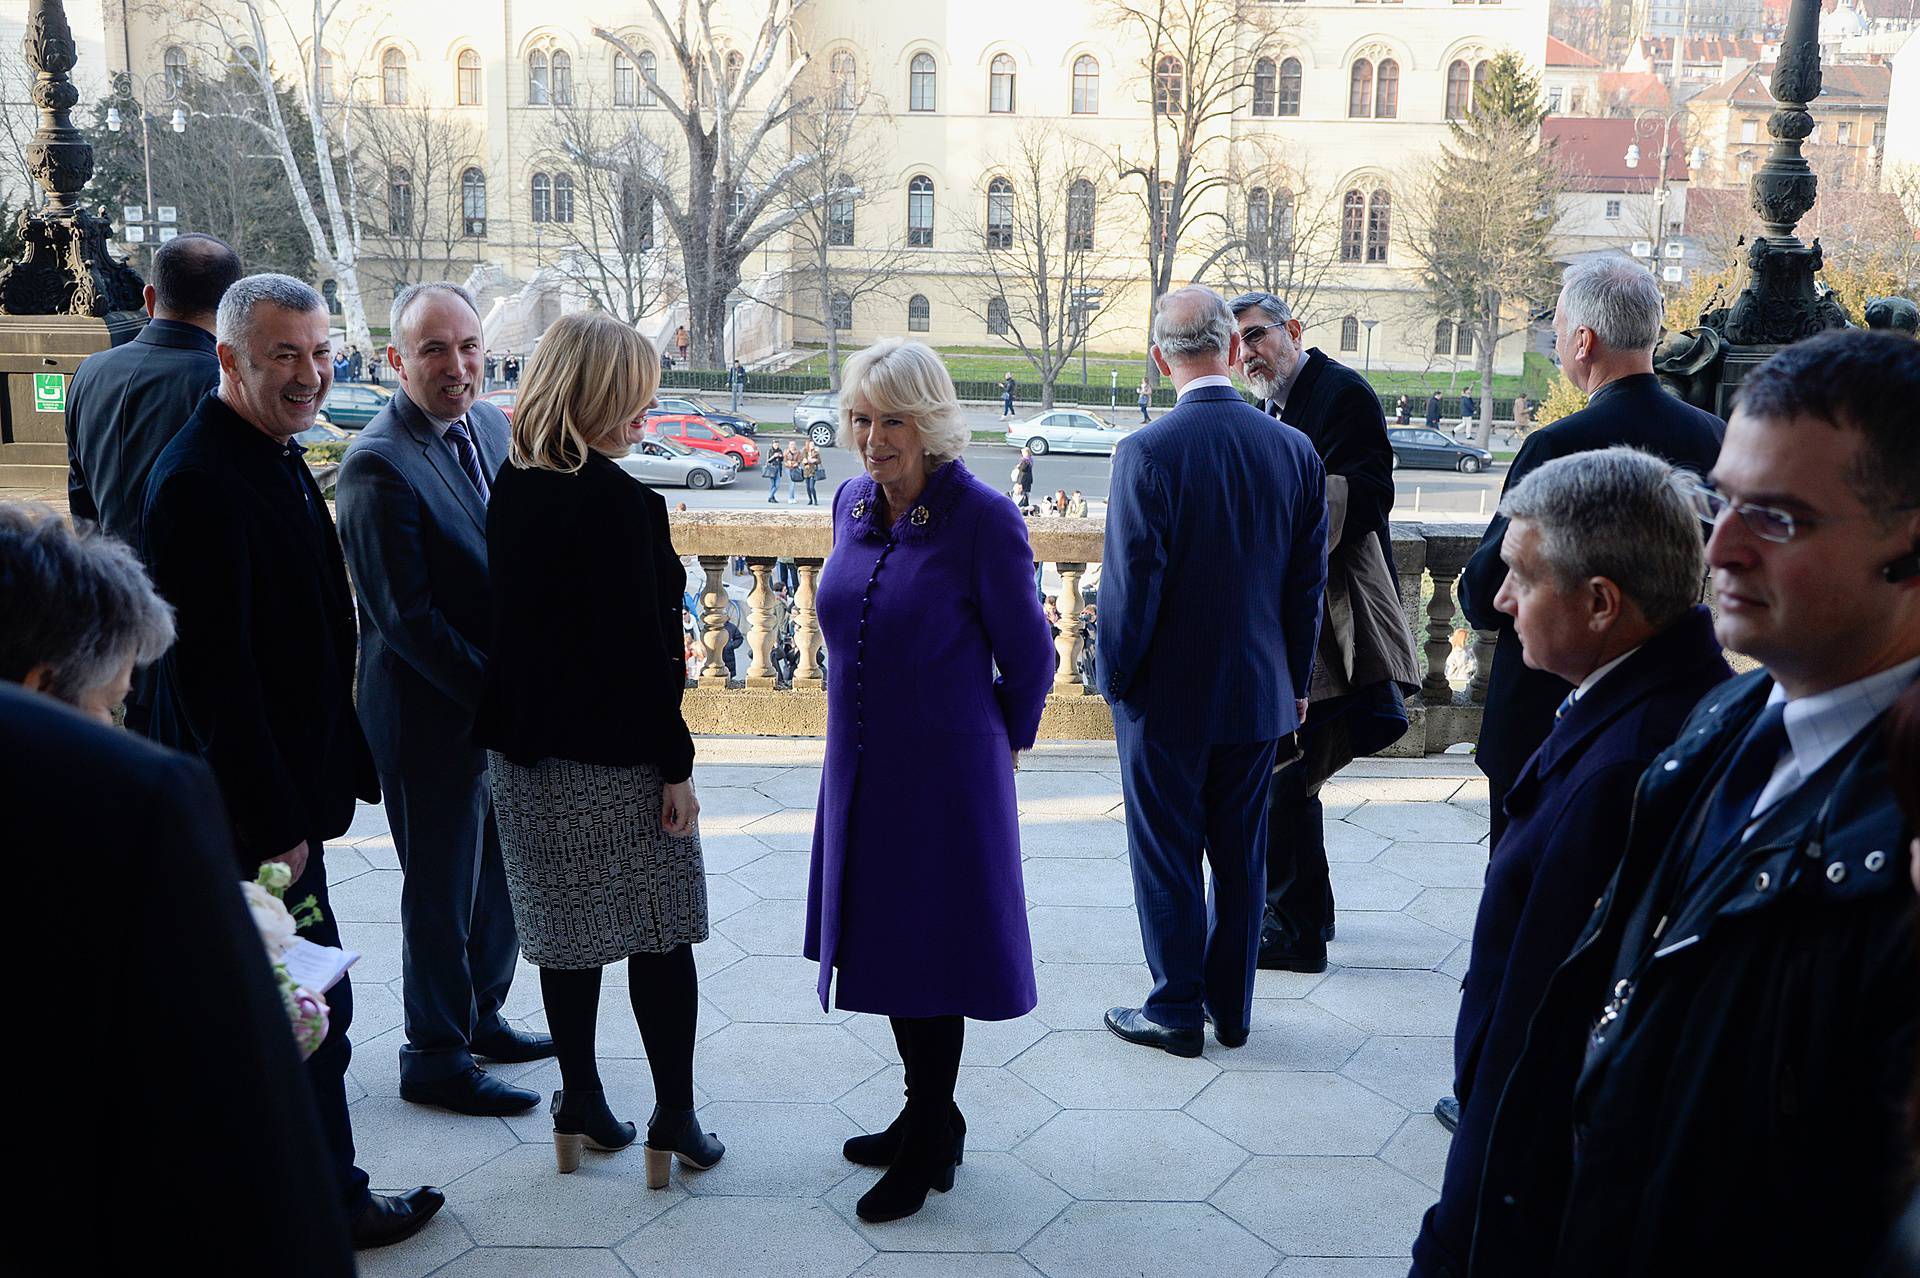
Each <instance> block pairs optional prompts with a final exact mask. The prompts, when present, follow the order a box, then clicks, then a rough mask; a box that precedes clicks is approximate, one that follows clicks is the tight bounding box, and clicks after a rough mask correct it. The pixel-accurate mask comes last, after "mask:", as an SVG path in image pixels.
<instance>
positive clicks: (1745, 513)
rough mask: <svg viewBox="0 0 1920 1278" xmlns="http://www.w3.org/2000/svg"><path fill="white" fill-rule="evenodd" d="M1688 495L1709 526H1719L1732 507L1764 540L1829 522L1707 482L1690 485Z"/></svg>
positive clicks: (1781, 539)
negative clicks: (1729, 492)
mask: <svg viewBox="0 0 1920 1278" xmlns="http://www.w3.org/2000/svg"><path fill="white" fill-rule="evenodd" d="M1687 495H1688V496H1689V497H1691V498H1692V500H1693V512H1694V514H1696V515H1698V516H1700V522H1701V523H1703V524H1705V525H1707V527H1708V528H1713V527H1715V526H1717V525H1718V524H1719V522H1720V516H1721V515H1723V514H1725V513H1726V512H1727V511H1729V510H1731V511H1732V512H1733V513H1734V514H1736V515H1738V516H1740V519H1741V521H1742V522H1744V523H1745V524H1746V526H1747V528H1748V530H1749V531H1750V532H1752V533H1753V535H1754V536H1756V537H1758V538H1760V539H1761V540H1762V541H1771V542H1776V543H1782V544H1784V543H1786V542H1789V541H1792V540H1793V539H1794V537H1795V536H1796V535H1797V534H1798V533H1799V532H1800V531H1801V530H1802V529H1807V528H1815V527H1818V526H1819V525H1820V524H1821V523H1823V522H1825V521H1824V520H1818V519H1813V518H1811V517H1809V516H1806V515H1800V516H1794V515H1790V514H1788V513H1787V512H1786V511H1784V510H1779V509H1777V508H1775V507H1773V506H1759V505H1755V504H1754V503H1752V502H1745V501H1740V500H1737V499H1736V498H1733V497H1729V496H1727V495H1726V494H1725V493H1722V492H1719V491H1718V490H1716V489H1713V488H1710V487H1708V486H1707V485H1706V484H1692V485H1689V486H1688V491H1687Z"/></svg>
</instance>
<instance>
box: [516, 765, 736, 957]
mask: <svg viewBox="0 0 1920 1278" xmlns="http://www.w3.org/2000/svg"><path fill="white" fill-rule="evenodd" d="M487 759H488V763H489V764H490V765H491V768H492V774H493V805H494V811H495V814H496V817H497V819H498V821H499V824H500V852H501V857H502V859H503V860H504V861H505V863H506V870H507V895H508V897H509V898H510V899H511V900H512V902H513V922H514V926H516V927H517V928H518V929H519V930H520V948H521V950H522V952H524V953H525V954H526V956H527V961H528V962H530V963H533V964H536V965H538V966H540V967H554V968H587V967H602V966H604V965H606V964H608V963H613V962H617V961H619V960H620V959H623V958H626V957H627V956H628V955H630V954H639V953H647V954H659V953H663V952H665V951H667V950H670V949H672V948H673V947H674V946H676V945H682V944H692V943H697V942H700V941H704V940H706V939H707V876H706V868H705V866H704V865H703V864H702V862H701V858H700V834H699V831H698V830H696V831H695V832H694V833H692V834H690V835H687V836H685V837H679V838H677V837H675V836H673V835H670V834H668V833H666V832H665V831H664V830H662V829H661V828H660V804H661V798H662V794H663V792H664V788H665V787H664V786H663V785H662V783H661V780H660V770H659V769H658V768H655V767H652V766H650V765H641V766H638V767H630V768H615V767H607V766H605V765H603V764H597V763H577V762H575V761H574V760H572V759H542V760H541V761H540V762H538V763H536V764H534V765H533V766H532V767H522V766H521V765H520V764H517V763H515V762H513V761H512V760H510V759H508V758H507V757H506V756H504V755H501V754H496V753H494V752H492V751H488V754H487Z"/></svg>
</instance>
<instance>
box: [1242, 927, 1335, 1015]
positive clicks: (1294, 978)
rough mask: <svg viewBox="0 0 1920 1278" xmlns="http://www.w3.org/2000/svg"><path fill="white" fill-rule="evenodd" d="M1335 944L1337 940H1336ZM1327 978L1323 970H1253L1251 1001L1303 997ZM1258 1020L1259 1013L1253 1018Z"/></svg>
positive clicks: (1255, 1003)
mask: <svg viewBox="0 0 1920 1278" xmlns="http://www.w3.org/2000/svg"><path fill="white" fill-rule="evenodd" d="M1336 944H1337V942H1336ZM1326 979H1327V973H1325V972H1264V971H1262V972H1255V973H1254V974H1253V1002H1254V1006H1255V1007H1258V1006H1259V1005H1260V1003H1261V1002H1262V1001H1263V1000H1266V999H1279V998H1305V997H1306V996H1307V995H1309V994H1311V993H1313V992H1314V991H1315V990H1317V989H1319V988H1320V985H1321V983H1322V982H1324V981H1325V980H1326ZM1253 1019H1254V1020H1255V1021H1256V1022H1258V1021H1259V1019H1260V1016H1259V1013H1258V1012H1256V1013H1255V1014H1254V1018H1253Z"/></svg>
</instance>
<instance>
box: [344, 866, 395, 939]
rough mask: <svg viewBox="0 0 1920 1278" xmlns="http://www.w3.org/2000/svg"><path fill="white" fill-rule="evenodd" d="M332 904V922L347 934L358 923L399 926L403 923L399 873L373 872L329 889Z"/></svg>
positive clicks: (388, 871)
mask: <svg viewBox="0 0 1920 1278" xmlns="http://www.w3.org/2000/svg"><path fill="white" fill-rule="evenodd" d="M327 896H328V898H329V899H330V900H331V901H332V903H333V910H332V913H333V921H334V922H336V923H338V924H339V925H340V929H341V931H342V932H343V933H344V932H346V931H348V930H349V929H351V927H352V926H353V925H354V924H355V923H398V922H399V921H400V871H398V870H371V871H369V872H368V873H366V874H362V875H359V876H358V877H356V878H351V879H348V880H347V881H346V882H345V883H342V884H341V885H340V886H339V887H338V888H337V889H335V888H329V889H328V891H327Z"/></svg>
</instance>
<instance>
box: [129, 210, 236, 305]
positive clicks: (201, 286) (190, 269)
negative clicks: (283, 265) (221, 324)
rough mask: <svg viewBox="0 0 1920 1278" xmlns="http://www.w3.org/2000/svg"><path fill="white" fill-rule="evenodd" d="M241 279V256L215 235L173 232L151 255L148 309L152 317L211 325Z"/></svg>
mask: <svg viewBox="0 0 1920 1278" xmlns="http://www.w3.org/2000/svg"><path fill="white" fill-rule="evenodd" d="M239 278H240V255H239V254H238V253H235V252H234V251H233V249H232V248H230V247H229V246H228V245H227V242H226V241H225V240H222V239H220V238H219V237H218V236H213V235H203V234H200V233H199V232H193V233H190V234H187V235H176V236H174V237H173V238H172V239H170V240H168V241H167V242H166V243H165V244H162V245H161V246H160V248H159V250H158V251H157V252H156V253H154V255H153V282H152V283H151V284H150V285H148V290H149V292H150V293H151V296H150V297H148V299H147V305H148V308H149V309H150V310H151V311H152V312H153V316H154V318H155V319H165V320H178V321H180V322H181V323H186V324H199V325H200V327H202V328H205V329H211V328H213V321H214V316H215V315H216V314H217V313H218V312H219V310H220V299H221V298H222V297H224V296H226V292H227V290H228V289H229V288H232V287H233V283H234V281H235V280H237V279H239Z"/></svg>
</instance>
